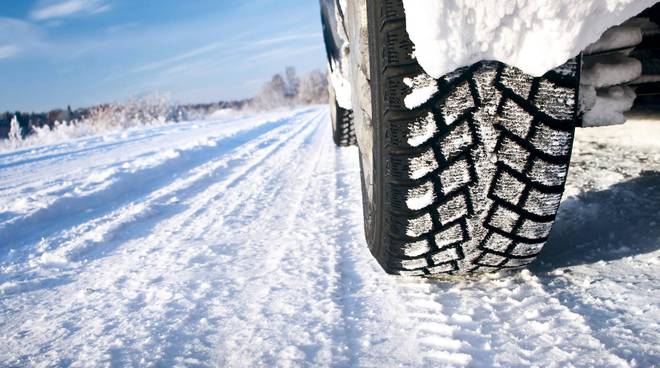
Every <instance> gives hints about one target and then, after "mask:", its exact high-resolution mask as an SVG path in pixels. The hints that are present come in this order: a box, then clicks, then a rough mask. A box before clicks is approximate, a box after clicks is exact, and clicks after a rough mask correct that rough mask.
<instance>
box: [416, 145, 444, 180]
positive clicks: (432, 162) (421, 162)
mask: <svg viewBox="0 0 660 368" xmlns="http://www.w3.org/2000/svg"><path fill="white" fill-rule="evenodd" d="M438 166H439V165H438V160H437V159H436V158H435V154H434V153H433V149H431V148H428V149H427V150H425V151H424V152H422V153H421V154H419V155H417V156H413V157H411V158H409V159H408V176H409V177H410V178H411V179H419V178H421V177H424V176H425V175H427V174H429V173H431V172H433V171H435V170H436V169H437V168H438Z"/></svg>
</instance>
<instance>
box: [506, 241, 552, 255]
mask: <svg viewBox="0 0 660 368" xmlns="http://www.w3.org/2000/svg"><path fill="white" fill-rule="evenodd" d="M544 245H545V242H542V243H536V244H527V243H518V244H516V246H515V247H514V248H513V250H511V254H512V255H514V256H518V257H532V256H535V255H536V254H538V253H539V252H540V251H541V249H542V248H543V246H544Z"/></svg>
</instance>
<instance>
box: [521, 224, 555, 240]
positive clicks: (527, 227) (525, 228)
mask: <svg viewBox="0 0 660 368" xmlns="http://www.w3.org/2000/svg"><path fill="white" fill-rule="evenodd" d="M551 229H552V222H536V221H533V220H530V219H525V220H524V221H523V223H522V226H521V227H520V228H519V229H518V231H517V232H516V234H518V235H520V236H523V237H525V238H528V239H545V238H547V237H548V235H550V230H551Z"/></svg>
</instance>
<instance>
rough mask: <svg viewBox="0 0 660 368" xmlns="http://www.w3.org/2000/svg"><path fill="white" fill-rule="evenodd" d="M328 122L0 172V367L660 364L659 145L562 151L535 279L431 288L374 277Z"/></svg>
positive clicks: (345, 163) (34, 160)
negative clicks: (561, 187) (565, 155)
mask: <svg viewBox="0 0 660 368" xmlns="http://www.w3.org/2000/svg"><path fill="white" fill-rule="evenodd" d="M328 119H329V116H328V112H327V110H326V109H325V108H312V109H304V110H298V111H294V112H280V113H272V114H269V115H261V116H247V117H242V118H227V119H225V120H220V121H201V122H191V123H180V124H176V125H166V126H157V127H147V128H140V129H133V130H129V131H127V132H124V133H112V134H108V135H105V136H101V137H91V138H82V139H78V140H75V141H71V142H68V143H61V144H57V145H51V146H43V147H39V148H35V149H32V150H30V149H24V150H22V151H17V152H4V153H0V331H1V332H0V365H2V366H26V365H29V366H99V365H105V366H150V365H155V366H173V365H179V366H241V367H243V366H245V367H255V366H310V367H317V366H340V367H349V366H366V367H384V366H476V367H482V366H483V367H490V366H503V367H511V366H530V365H532V366H542V367H566V366H570V365H571V364H572V365H574V366H598V367H609V366H613V367H628V366H633V367H649V366H654V365H658V364H660V350H659V349H658V346H660V344H659V342H660V327H659V326H658V321H660V250H659V248H660V149H659V148H660V146H659V145H660V143H659V141H660V128H659V126H660V124H658V123H657V122H645V121H635V122H633V123H631V124H630V125H628V126H626V127H624V128H607V129H603V130H598V131H596V130H584V131H580V132H579V133H578V138H577V143H576V147H575V149H574V165H573V168H572V169H571V174H570V177H569V184H568V189H567V196H566V197H565V199H564V202H563V205H562V209H561V210H560V215H559V219H558V222H557V224H556V226H555V229H554V232H553V235H552V237H551V240H550V243H549V244H548V246H547V248H546V250H545V251H544V253H543V255H542V256H541V258H540V259H539V261H538V262H537V263H535V264H534V265H533V266H532V267H531V268H530V270H526V271H522V272H518V273H512V274H500V275H493V276H489V277H487V278H483V279H480V280H463V281H448V280H436V281H429V280H419V279H406V278H397V277H393V276H387V275H385V274H384V273H383V272H382V271H381V269H380V268H379V266H378V265H377V264H376V262H375V261H374V260H373V259H372V257H371V255H370V254H369V252H368V250H367V248H366V245H365V244H364V240H363V234H362V220H361V202H360V183H359V169H358V162H357V151H356V150H355V149H341V150H340V149H336V148H335V147H334V145H333V143H332V137H331V131H330V123H329V121H328ZM616 129H618V130H616Z"/></svg>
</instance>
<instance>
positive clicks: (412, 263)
mask: <svg viewBox="0 0 660 368" xmlns="http://www.w3.org/2000/svg"><path fill="white" fill-rule="evenodd" d="M399 266H401V267H402V268H404V269H406V270H415V269H418V268H423V267H426V266H428V262H427V261H426V258H424V257H421V258H414V259H403V260H401V263H400V265H399Z"/></svg>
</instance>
